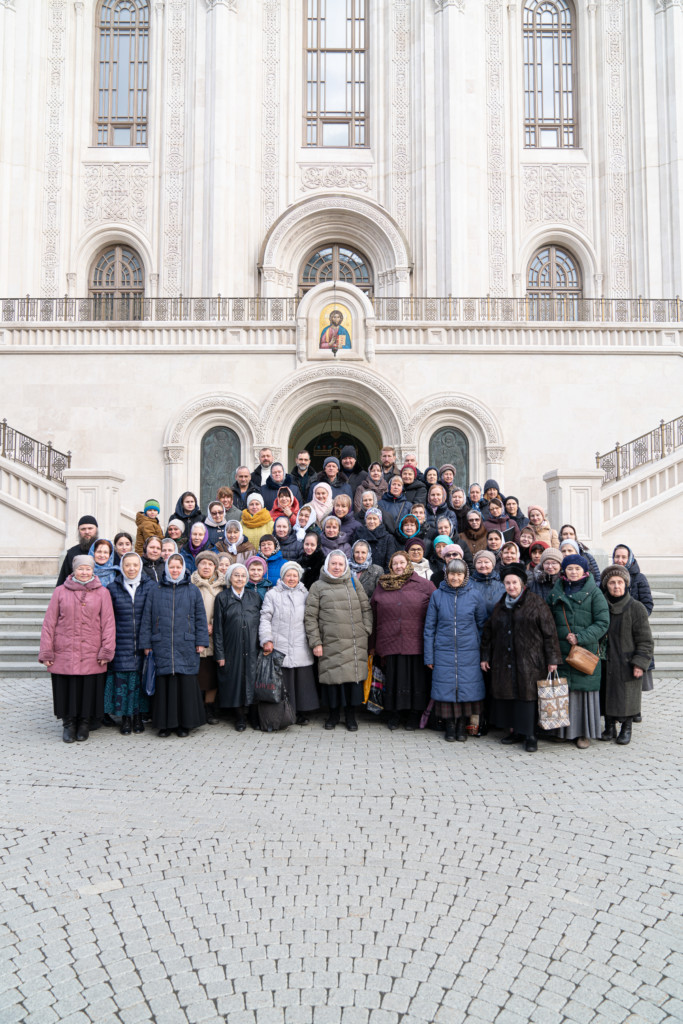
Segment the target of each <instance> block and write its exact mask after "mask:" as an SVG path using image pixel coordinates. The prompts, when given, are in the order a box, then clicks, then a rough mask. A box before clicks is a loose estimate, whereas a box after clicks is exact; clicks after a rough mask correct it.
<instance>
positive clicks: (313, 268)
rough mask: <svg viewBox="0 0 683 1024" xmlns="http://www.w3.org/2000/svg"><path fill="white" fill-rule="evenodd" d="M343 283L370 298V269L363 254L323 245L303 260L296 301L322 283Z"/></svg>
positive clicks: (344, 247)
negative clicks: (357, 289)
mask: <svg viewBox="0 0 683 1024" xmlns="http://www.w3.org/2000/svg"><path fill="white" fill-rule="evenodd" d="M328 281H329V282H330V283H331V282H334V281H343V282H345V283H346V284H355V285H356V287H357V288H362V290H363V291H364V292H366V293H367V294H368V295H371V294H372V269H371V267H370V264H369V263H368V261H367V259H366V258H365V256H363V254H362V253H360V252H356V251H354V250H353V249H350V248H349V247H348V246H347V245H336V244H335V245H324V246H320V247H319V248H317V249H314V250H313V252H312V253H311V254H310V256H308V258H307V259H306V261H305V263H304V265H303V268H302V270H301V275H300V277H299V297H300V298H301V296H302V295H304V294H305V293H306V292H307V291H308V290H309V288H313V287H314V286H315V285H316V284H322V283H324V282H328Z"/></svg>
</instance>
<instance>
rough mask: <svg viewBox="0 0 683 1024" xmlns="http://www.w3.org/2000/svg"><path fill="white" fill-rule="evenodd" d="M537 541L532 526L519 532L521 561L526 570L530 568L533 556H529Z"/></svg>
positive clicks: (525, 527)
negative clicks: (532, 546)
mask: <svg viewBox="0 0 683 1024" xmlns="http://www.w3.org/2000/svg"><path fill="white" fill-rule="evenodd" d="M535 540H536V537H535V535H534V531H533V530H532V528H531V527H530V526H524V527H522V529H521V530H520V531H519V560H520V562H522V564H523V565H524V566H526V568H527V569H528V568H529V564H530V562H531V555H530V554H529V548H530V547H531V545H532V544H533V543H534V541H535Z"/></svg>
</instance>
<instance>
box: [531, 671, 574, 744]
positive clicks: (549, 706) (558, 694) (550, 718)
mask: <svg viewBox="0 0 683 1024" xmlns="http://www.w3.org/2000/svg"><path fill="white" fill-rule="evenodd" d="M536 685H537V686H538V724H539V725H540V727H541V729H565V728H567V726H568V725H569V683H568V682H567V680H566V679H561V678H560V676H559V675H558V674H557V669H555V671H554V672H549V673H548V678H547V679H539V680H538V682H537V684H536Z"/></svg>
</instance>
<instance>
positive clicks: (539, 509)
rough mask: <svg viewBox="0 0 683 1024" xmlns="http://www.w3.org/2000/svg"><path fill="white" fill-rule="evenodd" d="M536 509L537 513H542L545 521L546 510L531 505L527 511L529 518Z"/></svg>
mask: <svg viewBox="0 0 683 1024" xmlns="http://www.w3.org/2000/svg"><path fill="white" fill-rule="evenodd" d="M534 509H535V510H536V511H537V512H540V513H541V515H542V516H543V518H544V519H545V509H544V508H542V507H541V506H540V505H529V507H528V508H527V510H526V514H527V515H528V516H529V517H531V513H532V512H533V511H534Z"/></svg>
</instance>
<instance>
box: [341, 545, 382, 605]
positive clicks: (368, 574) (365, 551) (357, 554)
mask: <svg viewBox="0 0 683 1024" xmlns="http://www.w3.org/2000/svg"><path fill="white" fill-rule="evenodd" d="M349 569H350V570H351V575H352V576H353V578H354V579H355V580H358V582H359V583H360V585H361V587H362V588H363V590H364V591H365V593H366V594H367V595H368V599H370V598H371V597H372V595H373V593H374V592H375V587H376V586H377V583H378V581H379V578H380V576H381V575H382V573H383V572H384V569H383V568H382V566H381V565H373V564H372V551H371V549H370V545H369V544H368V542H367V541H366V540H357V541H356V542H355V544H354V545H353V547H352V548H351V558H350V559H349Z"/></svg>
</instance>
